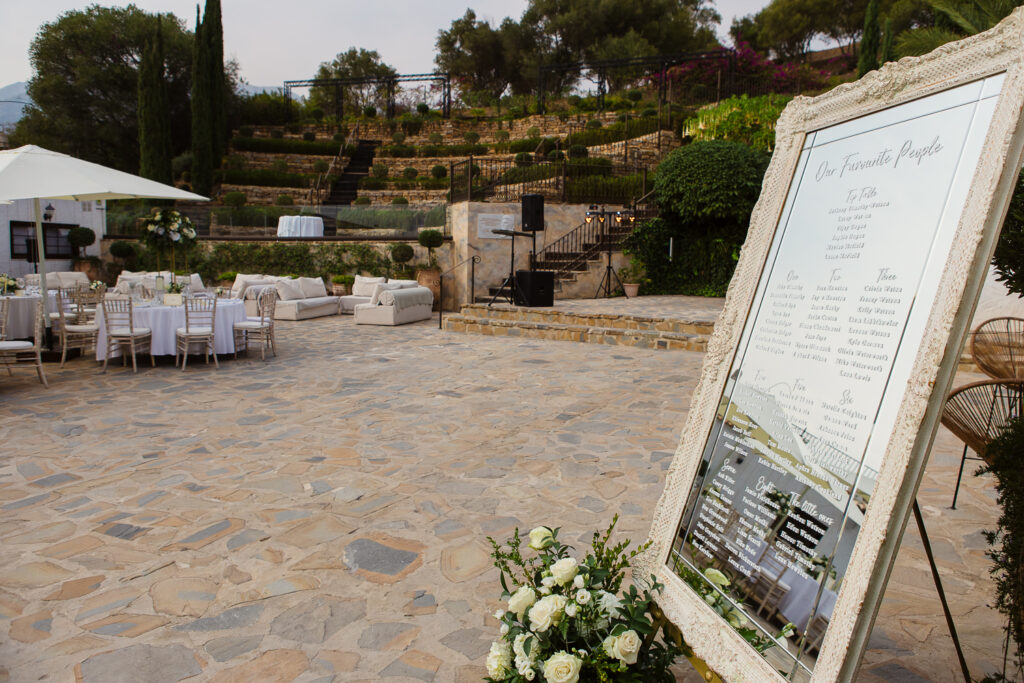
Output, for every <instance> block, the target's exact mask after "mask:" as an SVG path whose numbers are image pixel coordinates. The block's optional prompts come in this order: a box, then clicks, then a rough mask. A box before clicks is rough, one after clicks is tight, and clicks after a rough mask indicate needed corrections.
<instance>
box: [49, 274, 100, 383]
mask: <svg viewBox="0 0 1024 683" xmlns="http://www.w3.org/2000/svg"><path fill="white" fill-rule="evenodd" d="M86 291H88V290H82V289H77V290H71V291H70V294H71V295H72V296H73V297H74V302H73V303H72V304H71V305H69V304H68V302H67V301H65V300H64V297H65V296H66V295H67V294H68V290H67V289H66V288H64V287H62V288H60V289H58V290H57V311H56V313H57V317H56V318H54V319H53V331H54V332H56V333H57V334H58V335H59V336H60V367H64V362H65V361H66V360H67V357H68V349H82V350H83V351H84V350H85V349H90V348H96V340H97V339H98V338H99V335H100V327H99V325H97V324H96V323H95V322H91V323H90V322H84V321H83V320H82V318H84V315H85V314H84V313H83V312H82V305H81V304H82V293H83V292H86Z"/></svg>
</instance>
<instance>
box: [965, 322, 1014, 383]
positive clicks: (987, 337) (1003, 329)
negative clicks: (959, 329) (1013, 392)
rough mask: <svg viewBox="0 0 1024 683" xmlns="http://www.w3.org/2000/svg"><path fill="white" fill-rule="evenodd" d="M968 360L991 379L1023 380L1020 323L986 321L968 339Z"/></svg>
mask: <svg viewBox="0 0 1024 683" xmlns="http://www.w3.org/2000/svg"><path fill="white" fill-rule="evenodd" d="M971 356H973V357H974V362H975V364H976V365H977V366H978V368H979V369H980V370H981V371H982V372H984V373H985V374H986V375H988V376H989V377H992V378H995V379H1006V378H1011V379H1024V319H1022V318H993V319H991V320H986V321H985V322H983V323H982V324H981V325H978V328H977V329H976V330H975V331H974V334H973V335H972V336H971Z"/></svg>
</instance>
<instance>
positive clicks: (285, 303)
mask: <svg viewBox="0 0 1024 683" xmlns="http://www.w3.org/2000/svg"><path fill="white" fill-rule="evenodd" d="M274 286H275V287H276V288H277V294H278V301H277V306H276V308H275V309H274V320H308V319H309V318H319V317H321V316H325V315H338V314H339V313H341V302H340V298H341V297H337V296H333V295H330V294H328V293H327V287H326V286H324V281H323V280H322V279H320V278H318V277H300V278H297V279H295V280H292V279H290V278H281V279H280V280H278V281H277V282H276V283H275V284H274ZM246 306H247V308H248V301H247V302H246Z"/></svg>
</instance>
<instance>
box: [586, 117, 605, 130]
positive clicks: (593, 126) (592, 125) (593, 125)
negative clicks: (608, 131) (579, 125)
mask: <svg viewBox="0 0 1024 683" xmlns="http://www.w3.org/2000/svg"><path fill="white" fill-rule="evenodd" d="M603 125H604V124H603V123H601V122H600V121H599V120H597V119H590V120H589V121H587V130H597V129H598V128H600V127H601V126H603Z"/></svg>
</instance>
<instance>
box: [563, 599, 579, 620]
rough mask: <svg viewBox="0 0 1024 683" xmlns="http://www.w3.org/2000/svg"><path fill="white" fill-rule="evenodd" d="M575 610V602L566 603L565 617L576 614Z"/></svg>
mask: <svg viewBox="0 0 1024 683" xmlns="http://www.w3.org/2000/svg"><path fill="white" fill-rule="evenodd" d="M576 610H577V607H576V603H574V602H570V603H569V604H568V605H566V606H565V615H566V616H567V617H574V616H576Z"/></svg>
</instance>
